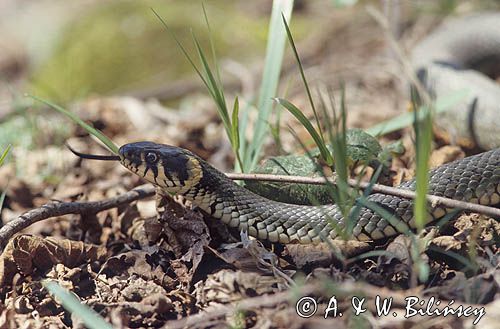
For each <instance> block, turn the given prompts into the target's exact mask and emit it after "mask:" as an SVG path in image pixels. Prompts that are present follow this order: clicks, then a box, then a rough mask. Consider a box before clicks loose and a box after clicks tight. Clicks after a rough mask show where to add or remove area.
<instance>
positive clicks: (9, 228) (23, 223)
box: [0, 184, 155, 250]
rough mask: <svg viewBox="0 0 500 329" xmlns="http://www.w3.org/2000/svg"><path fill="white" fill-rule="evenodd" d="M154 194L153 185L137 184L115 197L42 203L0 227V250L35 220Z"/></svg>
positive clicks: (95, 210) (91, 210)
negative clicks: (88, 200) (99, 199)
mask: <svg viewBox="0 0 500 329" xmlns="http://www.w3.org/2000/svg"><path fill="white" fill-rule="evenodd" d="M154 194H155V188H154V186H152V185H149V184H147V185H141V186H138V187H136V188H134V189H133V190H130V191H128V192H127V193H124V194H122V195H119V196H117V197H114V198H110V199H106V200H101V201H90V202H80V201H77V202H53V203H47V204H44V205H43V206H41V207H39V208H35V209H32V210H30V211H28V212H26V213H24V214H22V215H21V216H19V217H17V218H15V219H13V220H11V221H10V222H8V223H7V224H5V226H3V227H2V228H0V250H3V248H4V247H5V245H6V244H7V242H8V241H9V239H10V238H11V237H12V236H13V235H14V234H16V233H17V232H19V231H21V230H23V229H25V228H27V227H28V226H30V225H31V224H33V223H35V222H38V221H41V220H44V219H47V218H50V217H56V216H63V215H67V214H94V213H98V212H100V211H103V210H107V209H111V208H115V207H118V206H120V205H122V204H125V203H129V202H132V201H136V200H139V199H144V198H147V197H150V196H153V195H154Z"/></svg>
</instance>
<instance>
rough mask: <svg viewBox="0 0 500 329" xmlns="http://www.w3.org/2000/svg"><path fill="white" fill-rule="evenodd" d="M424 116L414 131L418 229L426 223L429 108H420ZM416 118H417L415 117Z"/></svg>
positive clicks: (430, 115) (430, 122)
mask: <svg viewBox="0 0 500 329" xmlns="http://www.w3.org/2000/svg"><path fill="white" fill-rule="evenodd" d="M419 111H421V112H423V113H424V114H425V115H424V118H423V119H422V120H418V121H416V122H415V133H416V144H417V145H416V153H417V169H416V175H415V176H416V180H417V188H416V191H415V192H416V194H417V196H416V198H415V205H414V207H413V212H414V216H415V225H416V226H417V229H418V230H419V231H420V230H422V229H423V228H424V226H425V224H426V223H427V217H428V213H427V190H428V188H429V157H430V154H431V142H432V113H431V109H429V108H421V109H420V110H419ZM415 120H417V118H415Z"/></svg>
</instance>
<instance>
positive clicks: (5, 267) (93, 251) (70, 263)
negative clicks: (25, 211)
mask: <svg viewBox="0 0 500 329" xmlns="http://www.w3.org/2000/svg"><path fill="white" fill-rule="evenodd" d="M106 257H107V249H106V248H104V247H101V246H95V245H91V244H86V243H83V242H80V241H72V240H68V239H64V240H60V239H56V238H52V237H49V238H43V237H39V236H32V235H28V234H22V235H17V236H16V237H14V238H13V239H12V240H10V241H9V243H8V244H7V246H6V248H5V249H4V251H3V253H2V255H0V286H3V285H6V284H10V283H11V281H12V278H13V277H14V275H15V274H16V273H20V274H22V275H25V276H27V275H30V274H32V273H33V272H34V271H41V272H44V271H46V270H48V269H49V268H51V267H52V266H54V265H56V264H59V263H61V264H64V265H65V266H67V267H70V268H71V267H75V266H78V265H80V264H82V263H84V262H93V261H103V260H104V259H105V258H106Z"/></svg>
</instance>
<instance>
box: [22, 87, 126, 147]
mask: <svg viewBox="0 0 500 329" xmlns="http://www.w3.org/2000/svg"><path fill="white" fill-rule="evenodd" d="M28 97H31V98H33V99H34V100H36V101H39V102H41V103H43V104H45V105H47V106H49V107H51V108H53V109H54V110H56V111H58V112H60V113H62V114H64V115H65V116H67V117H68V118H70V119H71V120H73V121H74V122H75V123H77V124H78V125H80V127H82V128H83V129H85V130H86V131H87V132H88V133H89V134H91V135H93V136H95V137H96V138H98V139H99V140H100V141H101V142H102V143H103V144H104V145H106V146H107V147H108V149H109V150H110V151H111V152H113V153H114V154H118V147H117V146H116V145H115V144H114V143H113V141H112V140H111V139H109V138H108V137H107V136H106V135H104V134H103V133H102V132H100V131H99V130H97V129H95V128H94V127H92V126H91V125H89V124H88V123H86V122H84V121H83V120H82V119H80V118H79V117H78V116H76V115H75V114H74V113H71V112H70V111H68V110H66V109H64V108H62V107H61V106H59V105H56V104H53V103H51V102H49V101H47V100H45V99H43V98H39V97H36V96H34V95H28Z"/></svg>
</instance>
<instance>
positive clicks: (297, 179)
mask: <svg viewBox="0 0 500 329" xmlns="http://www.w3.org/2000/svg"><path fill="white" fill-rule="evenodd" d="M226 175H227V176H228V177H229V178H230V179H233V180H258V181H267V182H282V183H285V182H287V183H297V184H312V185H326V184H327V181H326V180H325V179H324V178H323V177H317V178H312V177H303V176H287V175H269V174H236V173H231V174H226ZM328 182H330V183H332V184H335V182H336V178H335V176H334V177H332V178H329V179H328ZM347 183H348V184H349V185H350V186H352V187H359V188H361V189H363V190H364V189H366V188H368V187H369V186H371V188H372V190H373V191H374V192H377V193H383V194H390V195H394V196H398V197H401V198H405V199H415V198H416V196H417V194H416V193H415V192H414V191H412V190H406V189H401V188H398V187H390V186H385V185H380V184H373V185H371V184H370V183H366V182H358V181H357V180H355V179H348V180H347ZM427 200H428V201H429V202H430V203H431V204H432V206H433V207H437V206H445V207H446V208H458V209H463V210H469V211H472V212H475V213H480V214H484V215H488V216H492V217H496V218H499V217H500V209H497V208H494V207H488V206H483V205H480V204H476V203H470V202H465V201H460V200H454V199H449V198H445V197H441V196H436V195H427Z"/></svg>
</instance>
